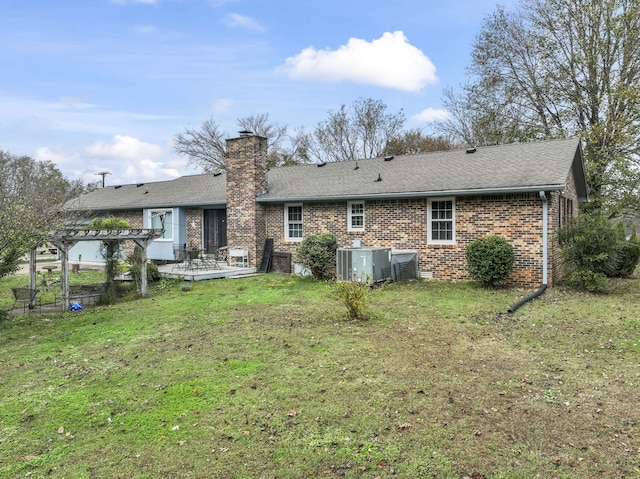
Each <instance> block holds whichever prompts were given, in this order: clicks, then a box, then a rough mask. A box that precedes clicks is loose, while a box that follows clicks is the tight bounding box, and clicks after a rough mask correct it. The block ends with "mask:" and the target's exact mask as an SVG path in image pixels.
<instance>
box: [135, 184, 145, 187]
mask: <svg viewBox="0 0 640 479" xmlns="http://www.w3.org/2000/svg"><path fill="white" fill-rule="evenodd" d="M143 185H144V183H138V184H137V185H136V188H140V187H141V186H143Z"/></svg>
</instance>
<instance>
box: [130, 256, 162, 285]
mask: <svg viewBox="0 0 640 479" xmlns="http://www.w3.org/2000/svg"><path fill="white" fill-rule="evenodd" d="M127 263H129V264H130V266H129V274H130V275H131V278H133V280H134V281H135V282H136V284H138V285H139V284H140V279H141V272H142V252H141V251H140V248H139V247H136V248H135V249H134V250H133V252H132V253H131V254H129V256H127ZM159 279H160V271H159V270H158V266H157V265H156V264H155V263H152V262H150V261H149V262H147V282H148V283H153V282H155V281H158V280H159Z"/></svg>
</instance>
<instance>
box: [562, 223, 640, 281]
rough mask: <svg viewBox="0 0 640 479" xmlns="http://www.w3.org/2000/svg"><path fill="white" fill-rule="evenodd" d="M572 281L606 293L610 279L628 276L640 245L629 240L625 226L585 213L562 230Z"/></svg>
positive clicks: (634, 263)
mask: <svg viewBox="0 0 640 479" xmlns="http://www.w3.org/2000/svg"><path fill="white" fill-rule="evenodd" d="M558 243H559V244H560V246H562V251H561V254H562V258H563V259H564V262H565V266H566V268H567V270H568V282H569V283H570V284H571V285H572V286H574V287H577V288H580V289H585V290H587V291H591V292H605V291H607V290H608V288H609V282H608V280H607V278H628V277H630V276H631V274H633V272H634V270H635V269H636V266H637V265H638V261H639V260H640V246H639V245H638V244H637V242H636V241H627V240H626V239H625V232H624V229H623V228H621V227H620V226H616V225H614V224H613V223H612V222H611V221H610V220H608V219H607V218H605V217H603V216H602V215H599V214H582V215H580V216H578V217H577V218H575V219H573V220H572V221H570V222H569V223H567V224H566V225H564V226H562V227H561V228H560V229H559V230H558Z"/></svg>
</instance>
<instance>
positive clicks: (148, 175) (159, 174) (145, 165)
mask: <svg viewBox="0 0 640 479" xmlns="http://www.w3.org/2000/svg"><path fill="white" fill-rule="evenodd" d="M179 176H180V173H179V172H178V170H176V169H175V168H165V167H164V165H163V163H162V162H158V161H153V160H150V159H148V158H143V159H140V161H136V162H128V163H127V167H126V169H125V170H124V172H123V173H122V174H121V179H122V180H123V181H122V182H123V183H138V182H141V181H161V180H165V179H167V177H170V178H177V177H179Z"/></svg>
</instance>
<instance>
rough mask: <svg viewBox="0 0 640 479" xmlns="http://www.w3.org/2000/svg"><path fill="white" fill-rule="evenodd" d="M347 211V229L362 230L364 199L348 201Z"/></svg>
mask: <svg viewBox="0 0 640 479" xmlns="http://www.w3.org/2000/svg"><path fill="white" fill-rule="evenodd" d="M347 213H348V219H347V230H348V231H364V201H349V202H348V203H347Z"/></svg>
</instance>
